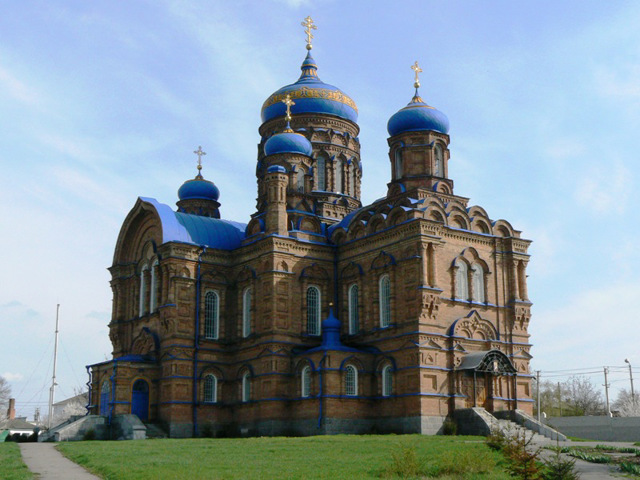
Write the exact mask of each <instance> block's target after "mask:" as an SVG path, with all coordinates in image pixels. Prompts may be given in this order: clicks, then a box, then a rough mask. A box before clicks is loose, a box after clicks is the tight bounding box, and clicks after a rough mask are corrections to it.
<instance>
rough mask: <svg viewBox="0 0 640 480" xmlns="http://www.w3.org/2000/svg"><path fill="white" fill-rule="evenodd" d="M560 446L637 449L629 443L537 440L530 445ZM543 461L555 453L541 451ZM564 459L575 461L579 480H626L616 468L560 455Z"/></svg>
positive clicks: (536, 446) (535, 446) (534, 446)
mask: <svg viewBox="0 0 640 480" xmlns="http://www.w3.org/2000/svg"><path fill="white" fill-rule="evenodd" d="M557 445H558V446H560V447H595V446H596V445H611V446H613V447H632V448H638V447H636V446H634V445H633V443H631V442H572V441H570V440H567V441H565V442H556V441H555V440H549V439H546V438H545V439H544V440H542V439H541V440H538V441H534V442H532V443H531V444H530V446H531V447H533V448H538V447H548V446H552V447H555V446H557ZM540 453H541V457H542V458H543V459H547V458H551V457H553V456H555V452H553V451H551V450H546V449H543V450H541V451H540ZM562 456H563V457H564V458H570V459H573V460H575V461H576V471H577V472H578V473H579V474H580V480H599V479H607V478H618V479H619V478H628V477H626V476H625V475H624V474H623V473H622V472H620V471H619V470H618V469H617V467H615V466H612V465H607V464H602V463H591V462H586V461H584V460H579V459H577V458H574V457H570V456H568V455H562Z"/></svg>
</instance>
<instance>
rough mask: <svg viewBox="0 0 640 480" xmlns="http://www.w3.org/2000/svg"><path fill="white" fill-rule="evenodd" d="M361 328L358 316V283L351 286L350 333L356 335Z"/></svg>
mask: <svg viewBox="0 0 640 480" xmlns="http://www.w3.org/2000/svg"><path fill="white" fill-rule="evenodd" d="M358 330H360V321H359V317H358V284H357V283H354V284H353V285H351V286H350V287H349V335H355V334H356V333H358Z"/></svg>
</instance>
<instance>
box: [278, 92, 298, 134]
mask: <svg viewBox="0 0 640 480" xmlns="http://www.w3.org/2000/svg"><path fill="white" fill-rule="evenodd" d="M281 102H282V103H284V104H285V105H286V106H287V114H286V115H285V117H284V119H285V120H286V122H287V127H286V128H285V129H284V131H285V132H287V133H292V132H293V130H292V129H291V126H290V125H289V122H290V121H291V107H292V106H294V105H295V104H296V102H294V101H293V100H291V95H289V94H288V93H287V96H286V97H284V100H281Z"/></svg>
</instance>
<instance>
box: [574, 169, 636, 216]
mask: <svg viewBox="0 0 640 480" xmlns="http://www.w3.org/2000/svg"><path fill="white" fill-rule="evenodd" d="M631 185H632V175H631V171H630V170H629V169H628V168H627V167H626V166H625V165H624V164H622V163H621V162H616V161H611V160H610V159H608V161H607V162H606V165H599V166H595V165H593V166H591V167H590V168H587V169H585V170H584V171H583V173H582V176H581V178H579V179H578V184H577V187H576V190H575V192H574V195H575V199H576V201H577V202H578V203H579V204H580V205H582V206H583V207H586V208H587V209H589V210H591V211H592V212H593V213H597V214H604V213H607V214H611V213H613V214H617V215H620V214H622V213H624V212H625V210H626V207H627V204H628V202H627V198H628V197H629V195H630V194H631Z"/></svg>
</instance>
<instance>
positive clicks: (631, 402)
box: [612, 388, 640, 417]
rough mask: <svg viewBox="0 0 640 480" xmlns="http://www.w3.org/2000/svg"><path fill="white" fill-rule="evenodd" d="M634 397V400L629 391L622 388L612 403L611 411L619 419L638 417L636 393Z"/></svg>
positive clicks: (638, 403) (639, 407) (639, 405)
mask: <svg viewBox="0 0 640 480" xmlns="http://www.w3.org/2000/svg"><path fill="white" fill-rule="evenodd" d="M634 396H635V399H634V398H632V397H631V392H630V391H629V390H627V389H624V388H623V389H622V390H620V392H619V393H618V396H617V397H616V400H615V402H613V405H612V407H613V410H614V411H616V412H617V414H618V415H620V416H621V417H640V398H639V397H640V396H639V395H638V394H637V393H636V394H635V395H634Z"/></svg>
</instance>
